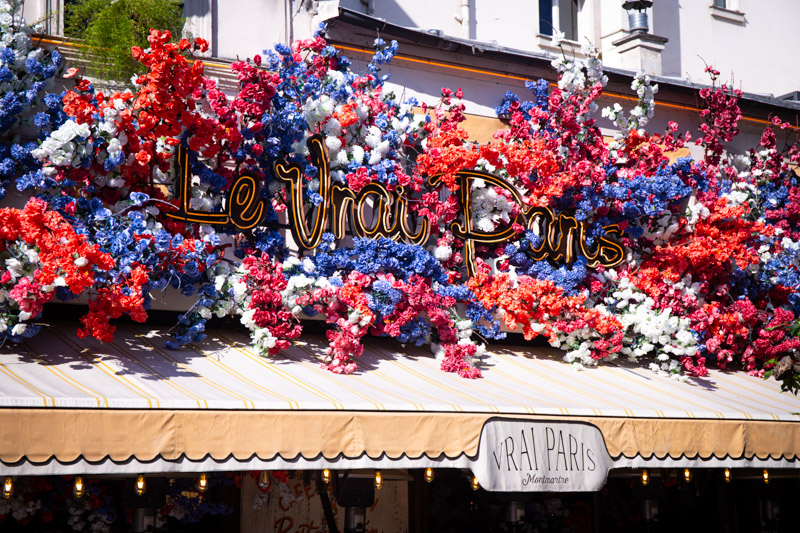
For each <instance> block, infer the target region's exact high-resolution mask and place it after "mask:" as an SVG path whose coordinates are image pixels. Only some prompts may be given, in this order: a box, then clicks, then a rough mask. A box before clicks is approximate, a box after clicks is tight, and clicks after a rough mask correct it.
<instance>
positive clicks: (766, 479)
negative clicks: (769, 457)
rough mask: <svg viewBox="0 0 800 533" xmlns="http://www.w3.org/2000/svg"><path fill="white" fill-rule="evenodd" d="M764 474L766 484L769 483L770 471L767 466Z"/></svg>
mask: <svg viewBox="0 0 800 533" xmlns="http://www.w3.org/2000/svg"><path fill="white" fill-rule="evenodd" d="M762 475H763V476H764V484H765V485H766V484H767V483H769V471H768V470H767V469H766V468H765V469H764V472H763V473H762Z"/></svg>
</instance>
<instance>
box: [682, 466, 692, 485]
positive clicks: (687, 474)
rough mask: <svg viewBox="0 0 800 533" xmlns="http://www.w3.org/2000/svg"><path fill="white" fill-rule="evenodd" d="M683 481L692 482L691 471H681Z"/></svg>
mask: <svg viewBox="0 0 800 533" xmlns="http://www.w3.org/2000/svg"><path fill="white" fill-rule="evenodd" d="M683 479H684V480H685V481H686V483H689V482H690V481H691V480H692V471H691V470H689V469H688V468H684V469H683Z"/></svg>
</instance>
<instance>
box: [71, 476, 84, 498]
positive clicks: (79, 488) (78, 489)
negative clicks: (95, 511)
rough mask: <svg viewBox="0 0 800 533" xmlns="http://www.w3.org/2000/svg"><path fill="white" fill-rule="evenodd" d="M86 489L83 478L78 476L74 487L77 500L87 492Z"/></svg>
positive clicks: (73, 490) (73, 491)
mask: <svg viewBox="0 0 800 533" xmlns="http://www.w3.org/2000/svg"><path fill="white" fill-rule="evenodd" d="M85 489H86V487H84V485H83V478H82V477H81V476H77V477H76V478H75V484H74V485H72V493H73V494H74V495H75V497H76V498H81V497H82V496H83V493H84V491H85Z"/></svg>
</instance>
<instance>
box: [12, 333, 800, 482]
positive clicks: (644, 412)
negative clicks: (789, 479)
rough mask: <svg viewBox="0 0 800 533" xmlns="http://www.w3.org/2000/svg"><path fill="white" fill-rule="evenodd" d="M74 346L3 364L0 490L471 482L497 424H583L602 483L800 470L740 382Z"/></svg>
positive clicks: (233, 340) (536, 364) (216, 349)
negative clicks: (487, 433)
mask: <svg viewBox="0 0 800 533" xmlns="http://www.w3.org/2000/svg"><path fill="white" fill-rule="evenodd" d="M75 329H76V326H75V325H74V324H64V323H60V324H53V325H50V326H49V327H44V328H43V329H42V332H41V333H40V334H39V335H38V336H36V337H35V338H34V339H32V340H30V341H28V342H26V343H25V344H23V345H18V346H14V345H7V346H5V347H4V348H3V349H2V351H0V474H14V475H21V474H61V473H77V472H83V473H89V472H111V471H113V472H128V471H129V472H158V471H193V472H196V471H209V470H235V469H251V468H252V469H257V468H324V467H326V466H333V467H338V468H363V467H370V466H372V467H380V468H394V467H397V468H407V467H425V466H450V467H458V468H470V467H471V465H474V462H475V461H476V460H477V459H476V457H477V454H478V448H479V441H480V438H481V432H482V429H483V428H484V426H485V425H486V423H487V421H489V420H498V419H513V420H518V421H520V420H521V421H549V422H553V423H564V422H567V423H573V422H575V423H578V422H579V423H587V424H590V425H592V426H594V427H596V428H598V429H599V431H600V433H602V439H604V441H605V446H606V448H607V450H608V454H609V456H610V459H611V461H612V468H616V467H643V466H653V465H655V464H656V463H657V464H658V465H659V466H676V465H677V466H680V465H694V466H697V465H703V464H705V465H709V466H752V465H759V466H761V465H770V466H781V467H797V466H800V461H798V455H799V454H800V399H799V398H797V397H795V396H793V395H791V394H788V393H781V392H780V389H779V386H778V384H777V383H776V382H775V381H764V380H762V379H759V378H756V377H750V376H746V375H743V374H742V373H741V372H736V373H727V372H722V371H718V370H712V371H711V372H710V375H709V377H707V378H703V379H694V378H692V379H689V380H688V381H687V382H680V381H677V380H675V379H670V378H668V377H662V376H659V375H657V374H655V373H653V372H650V371H649V370H647V369H644V368H640V367H632V366H627V365H625V364H608V365H603V366H599V367H597V368H590V369H587V370H583V371H576V370H574V369H573V368H572V367H571V366H570V365H569V364H567V363H564V362H563V361H562V360H561V355H560V354H559V353H558V351H557V350H552V349H547V348H533V347H524V348H522V347H510V346H508V347H507V346H493V347H492V348H491V350H492V351H491V354H490V355H488V356H487V357H486V358H485V366H484V368H483V370H484V372H483V375H484V377H483V378H482V379H477V380H467V379H463V378H460V377H458V376H455V375H452V374H446V373H444V372H442V371H440V370H439V363H438V361H436V360H435V359H434V358H433V357H432V356H431V355H430V353H428V352H426V351H425V350H424V349H418V348H414V347H408V346H406V347H402V346H401V345H400V344H398V343H396V342H395V341H393V340H388V339H380V338H370V339H368V340H367V341H366V344H365V352H364V354H363V355H362V356H361V358H360V361H359V370H358V371H357V372H356V373H355V374H353V375H336V374H332V373H330V372H328V371H326V370H323V369H321V368H319V359H320V357H321V355H322V354H323V353H324V350H325V347H326V342H325V340H324V338H323V337H322V336H314V335H308V336H304V337H303V338H302V339H301V340H300V341H299V342H297V343H296V344H295V345H294V346H292V347H291V348H289V349H288V350H286V351H285V352H284V353H283V354H282V355H280V356H279V357H277V358H275V359H266V358H263V357H260V356H258V355H257V354H256V353H254V351H253V350H252V348H251V347H250V340H249V338H248V336H247V335H246V334H245V333H243V332H239V331H233V330H225V331H219V330H217V331H210V332H209V336H208V338H207V339H206V341H204V343H202V344H200V345H196V346H192V347H189V348H185V349H183V350H178V351H170V350H167V349H165V348H164V346H163V342H164V340H165V338H166V335H167V333H166V331H165V330H163V329H162V330H157V329H153V328H152V327H151V326H142V325H125V326H120V327H119V329H118V331H117V334H116V340H115V341H114V342H113V343H110V344H102V343H100V342H98V341H95V340H91V339H84V340H80V339H77V338H76V336H75Z"/></svg>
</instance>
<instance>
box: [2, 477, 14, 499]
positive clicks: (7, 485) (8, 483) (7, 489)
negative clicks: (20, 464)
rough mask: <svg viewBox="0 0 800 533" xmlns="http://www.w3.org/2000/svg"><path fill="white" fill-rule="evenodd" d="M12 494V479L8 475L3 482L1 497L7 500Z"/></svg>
mask: <svg viewBox="0 0 800 533" xmlns="http://www.w3.org/2000/svg"><path fill="white" fill-rule="evenodd" d="M12 494H14V481H13V480H12V479H11V478H10V477H7V478H6V480H5V482H4V483H3V498H5V499H6V500H7V499H9V498H10V497H11V495H12Z"/></svg>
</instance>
